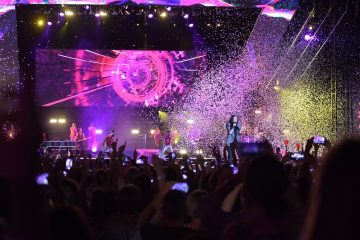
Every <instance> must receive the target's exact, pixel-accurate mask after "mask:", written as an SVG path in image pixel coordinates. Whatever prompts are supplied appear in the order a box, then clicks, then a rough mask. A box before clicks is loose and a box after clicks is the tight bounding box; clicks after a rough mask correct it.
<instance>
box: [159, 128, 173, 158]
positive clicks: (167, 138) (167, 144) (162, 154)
mask: <svg viewBox="0 0 360 240" xmlns="http://www.w3.org/2000/svg"><path fill="white" fill-rule="evenodd" d="M164 142H165V145H164V146H163V148H162V150H161V152H160V158H165V156H166V153H173V148H172V146H171V142H172V133H171V131H170V130H168V131H167V132H166V134H165V136H164Z"/></svg>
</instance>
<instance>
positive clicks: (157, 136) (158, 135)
mask: <svg viewBox="0 0 360 240" xmlns="http://www.w3.org/2000/svg"><path fill="white" fill-rule="evenodd" d="M153 138H154V144H155V147H159V145H160V141H161V131H160V129H159V128H158V127H157V128H156V129H155V132H154V134H153Z"/></svg>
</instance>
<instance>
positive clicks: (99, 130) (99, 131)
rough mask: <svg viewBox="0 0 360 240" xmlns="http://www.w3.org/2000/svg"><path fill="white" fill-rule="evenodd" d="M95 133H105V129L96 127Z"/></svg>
mask: <svg viewBox="0 0 360 240" xmlns="http://www.w3.org/2000/svg"><path fill="white" fill-rule="evenodd" d="M95 133H96V134H102V133H103V130H101V129H96V130H95Z"/></svg>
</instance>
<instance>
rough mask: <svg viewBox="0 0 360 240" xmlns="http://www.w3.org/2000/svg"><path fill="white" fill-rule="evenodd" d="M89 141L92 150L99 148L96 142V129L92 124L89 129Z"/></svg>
mask: <svg viewBox="0 0 360 240" xmlns="http://www.w3.org/2000/svg"><path fill="white" fill-rule="evenodd" d="M88 133H89V134H88V136H89V137H88V139H89V144H90V149H92V148H97V141H96V127H94V125H93V124H92V123H91V124H90V126H89V127H88Z"/></svg>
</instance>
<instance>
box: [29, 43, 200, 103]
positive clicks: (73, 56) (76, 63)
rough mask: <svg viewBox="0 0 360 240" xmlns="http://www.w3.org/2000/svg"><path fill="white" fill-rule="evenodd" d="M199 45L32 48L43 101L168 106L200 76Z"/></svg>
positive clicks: (37, 85)
mask: <svg viewBox="0 0 360 240" xmlns="http://www.w3.org/2000/svg"><path fill="white" fill-rule="evenodd" d="M205 65H206V54H205V52H200V51H145V50H85V49H84V50H54V49H51V50H49V49H38V50H36V95H37V99H36V102H37V104H38V106H42V107H53V106H54V107H88V106H96V107H102V106H104V107H113V106H115V107H170V106H173V105H174V104H177V103H179V101H181V99H182V98H184V97H185V96H186V93H187V92H188V91H189V90H190V89H191V86H192V85H193V84H194V83H195V82H196V80H197V79H199V78H200V77H201V74H202V72H203V70H204V67H205Z"/></svg>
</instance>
